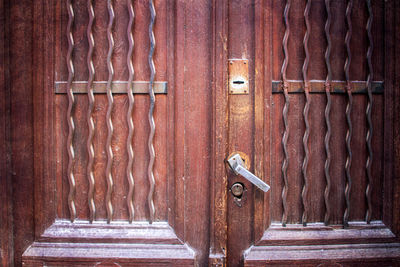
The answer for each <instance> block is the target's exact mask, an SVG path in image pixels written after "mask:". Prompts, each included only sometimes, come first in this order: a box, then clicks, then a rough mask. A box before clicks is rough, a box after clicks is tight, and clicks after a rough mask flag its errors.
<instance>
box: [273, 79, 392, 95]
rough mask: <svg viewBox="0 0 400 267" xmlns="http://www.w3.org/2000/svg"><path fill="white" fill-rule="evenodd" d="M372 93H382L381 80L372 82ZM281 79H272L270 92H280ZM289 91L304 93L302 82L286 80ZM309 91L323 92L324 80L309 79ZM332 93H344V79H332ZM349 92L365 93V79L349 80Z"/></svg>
mask: <svg viewBox="0 0 400 267" xmlns="http://www.w3.org/2000/svg"><path fill="white" fill-rule="evenodd" d="M371 86H372V93H373V94H383V92H384V83H383V82H382V81H373V82H372V84H371ZM282 92H283V90H282V81H272V93H282ZM288 92H289V93H293V94H295V93H304V82H303V81H296V80H288ZM310 92H311V93H325V81H320V80H311V81H310ZM330 92H331V93H332V94H345V93H346V92H347V91H346V82H345V81H332V82H331V91H330ZM351 92H352V93H353V94H366V93H367V84H366V82H365V81H351Z"/></svg>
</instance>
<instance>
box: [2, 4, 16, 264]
mask: <svg viewBox="0 0 400 267" xmlns="http://www.w3.org/2000/svg"><path fill="white" fill-rule="evenodd" d="M8 11H9V4H8V1H0V23H1V27H0V50H1V51H2V52H1V53H0V84H1V86H2V88H1V91H0V125H1V126H0V153H1V155H0V162H1V164H0V177H2V178H1V181H0V195H1V197H0V201H1V203H3V205H2V206H1V209H0V228H1V230H0V248H1V259H0V262H1V265H2V266H8V265H9V266H12V265H14V249H13V246H14V243H13V239H14V237H13V233H14V229H13V203H12V197H13V195H12V184H11V173H10V167H11V143H10V129H11V125H10V108H11V106H10V104H11V103H10V72H9V68H8V65H9V64H10V57H9V56H10V55H9V52H10V50H9V41H8V40H9V36H10V32H9V30H10V27H9V19H10V18H9V16H8Z"/></svg>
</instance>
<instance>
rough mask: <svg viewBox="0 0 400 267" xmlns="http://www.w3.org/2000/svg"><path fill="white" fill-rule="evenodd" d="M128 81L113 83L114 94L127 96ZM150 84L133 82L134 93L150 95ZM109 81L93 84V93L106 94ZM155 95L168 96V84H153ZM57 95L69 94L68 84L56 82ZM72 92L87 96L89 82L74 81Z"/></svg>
mask: <svg viewBox="0 0 400 267" xmlns="http://www.w3.org/2000/svg"><path fill="white" fill-rule="evenodd" d="M127 84H128V82H127V81H113V82H112V84H111V90H112V93H113V94H126V86H127ZM149 84H150V82H146V81H134V82H132V91H133V93H134V94H148V93H149ZM106 86H107V81H95V82H93V93H95V94H105V93H106V92H107V91H106ZM153 88H154V93H155V94H166V93H167V92H168V90H167V82H154V83H153ZM55 91H56V94H65V93H66V92H67V82H64V81H56V82H55ZM72 92H73V93H74V94H86V93H87V81H74V82H72Z"/></svg>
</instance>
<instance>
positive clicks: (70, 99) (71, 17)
mask: <svg viewBox="0 0 400 267" xmlns="http://www.w3.org/2000/svg"><path fill="white" fill-rule="evenodd" d="M66 3H67V10H68V26H67V39H68V53H67V66H68V90H67V96H68V111H67V121H68V139H67V150H68V182H69V187H70V188H69V193H68V207H69V212H70V219H71V222H73V221H74V220H75V218H76V208H75V192H76V184H75V177H74V161H75V151H74V146H73V142H72V141H73V137H74V132H75V124H74V118H73V114H72V112H73V109H74V104H75V98H74V93H73V92H72V81H73V80H74V74H75V72H74V63H73V61H72V52H73V50H74V37H73V35H72V26H73V23H74V9H73V7H72V2H71V0H68V1H67V2H66Z"/></svg>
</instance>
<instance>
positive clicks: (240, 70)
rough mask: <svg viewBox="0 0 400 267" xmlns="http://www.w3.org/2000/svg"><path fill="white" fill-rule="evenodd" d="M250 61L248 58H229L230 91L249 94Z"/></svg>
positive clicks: (233, 93)
mask: <svg viewBox="0 0 400 267" xmlns="http://www.w3.org/2000/svg"><path fill="white" fill-rule="evenodd" d="M248 65H249V62H248V60H247V59H229V93H230V94H232V95H247V94H249V66H248Z"/></svg>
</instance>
